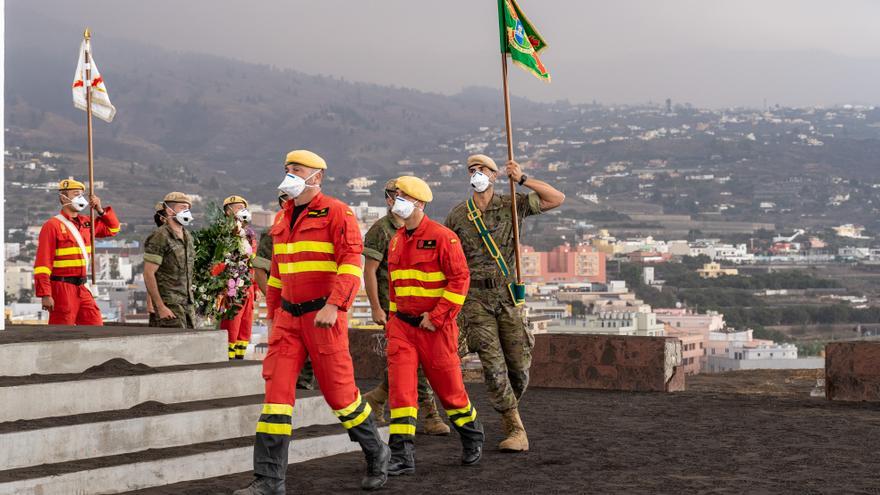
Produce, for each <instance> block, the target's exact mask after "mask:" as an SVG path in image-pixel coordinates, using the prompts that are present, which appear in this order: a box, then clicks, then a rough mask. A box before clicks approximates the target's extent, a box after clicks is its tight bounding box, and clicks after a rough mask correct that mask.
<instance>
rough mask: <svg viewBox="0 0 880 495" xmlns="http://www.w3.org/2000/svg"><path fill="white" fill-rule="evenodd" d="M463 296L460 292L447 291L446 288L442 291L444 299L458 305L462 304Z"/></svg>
mask: <svg viewBox="0 0 880 495" xmlns="http://www.w3.org/2000/svg"><path fill="white" fill-rule="evenodd" d="M464 298H465V296H463V295H461V294H456V293H455V292H449V291H448V290H444V291H443V299H446V300H447V301H450V302H453V303H455V304H458V305H459V306H461V305H462V304H464Z"/></svg>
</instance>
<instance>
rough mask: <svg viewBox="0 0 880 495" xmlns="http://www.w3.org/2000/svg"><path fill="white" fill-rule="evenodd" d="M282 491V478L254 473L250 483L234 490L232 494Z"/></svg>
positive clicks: (278, 493) (281, 493)
mask: <svg viewBox="0 0 880 495" xmlns="http://www.w3.org/2000/svg"><path fill="white" fill-rule="evenodd" d="M284 493H285V492H284V480H280V479H278V478H269V477H268V476H260V475H259V474H256V475H254V480H253V481H252V482H251V484H250V485H248V486H247V487H246V488H242V489H241V490H235V491H234V492H233V493H232V495H284Z"/></svg>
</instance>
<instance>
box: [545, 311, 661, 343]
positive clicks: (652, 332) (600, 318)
mask: <svg viewBox="0 0 880 495" xmlns="http://www.w3.org/2000/svg"><path fill="white" fill-rule="evenodd" d="M639 309H642V308H639ZM549 331H550V332H552V333H588V334H600V335H621V336H624V335H626V336H632V335H636V336H642V337H662V336H663V334H664V332H663V325H662V324H659V323H657V316H656V315H655V314H654V313H652V312H650V310H648V311H644V310H640V311H608V312H601V313H594V314H588V315H586V317H585V318H583V319H580V318H579V319H576V320H567V321H565V322H564V323H562V324H560V325H554V326H551V327H550V328H549Z"/></svg>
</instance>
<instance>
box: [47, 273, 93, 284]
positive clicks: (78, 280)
mask: <svg viewBox="0 0 880 495" xmlns="http://www.w3.org/2000/svg"><path fill="white" fill-rule="evenodd" d="M49 280H53V281H55V282H64V283H66V284H73V285H86V282H88V281H89V279H87V278H86V277H59V276H58V275H50V276H49Z"/></svg>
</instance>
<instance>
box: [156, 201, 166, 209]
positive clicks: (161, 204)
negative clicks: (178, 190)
mask: <svg viewBox="0 0 880 495" xmlns="http://www.w3.org/2000/svg"><path fill="white" fill-rule="evenodd" d="M155 210H156V211H157V212H159V211H165V202H163V201H159V202H158V203H156V208H155Z"/></svg>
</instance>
